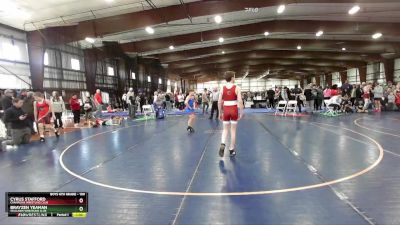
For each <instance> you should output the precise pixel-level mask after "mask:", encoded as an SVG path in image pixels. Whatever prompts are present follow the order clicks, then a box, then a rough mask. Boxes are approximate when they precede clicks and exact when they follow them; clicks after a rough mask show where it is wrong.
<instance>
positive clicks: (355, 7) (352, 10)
mask: <svg viewBox="0 0 400 225" xmlns="http://www.w3.org/2000/svg"><path fill="white" fill-rule="evenodd" d="M358 11H360V6H358V5H355V6H353V7H352V8H351V9H350V10H349V14H350V15H354V14H356V13H357V12H358Z"/></svg>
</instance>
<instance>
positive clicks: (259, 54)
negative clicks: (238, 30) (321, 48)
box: [160, 50, 382, 64]
mask: <svg viewBox="0 0 400 225" xmlns="http://www.w3.org/2000/svg"><path fill="white" fill-rule="evenodd" d="M266 58H288V59H329V60H338V61H358V62H362V61H363V62H374V61H379V60H381V59H382V57H381V56H380V55H379V54H360V53H352V52H344V51H342V52H316V51H298V50H245V51H237V52H229V53H225V54H221V53H220V54H217V55H208V56H204V57H200V58H186V57H183V56H181V55H179V53H177V54H170V55H162V57H160V59H161V61H163V63H168V64H183V63H193V64H204V63H208V62H219V63H221V62H227V61H229V60H234V59H266ZM174 59H176V61H175V60H174Z"/></svg>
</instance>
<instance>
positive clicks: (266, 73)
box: [257, 69, 269, 80]
mask: <svg viewBox="0 0 400 225" xmlns="http://www.w3.org/2000/svg"><path fill="white" fill-rule="evenodd" d="M268 74H269V69H268V70H267V71H266V72H265V73H263V75H261V76H260V77H259V78H257V80H260V79H262V78H264V77H266V76H268Z"/></svg>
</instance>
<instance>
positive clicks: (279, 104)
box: [275, 101, 287, 115]
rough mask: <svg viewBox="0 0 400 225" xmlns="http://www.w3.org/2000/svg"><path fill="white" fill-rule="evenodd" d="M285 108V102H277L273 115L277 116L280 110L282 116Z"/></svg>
mask: <svg viewBox="0 0 400 225" xmlns="http://www.w3.org/2000/svg"><path fill="white" fill-rule="evenodd" d="M286 106H287V101H279V102H278V105H277V106H276V111H275V115H277V114H278V113H279V112H280V111H279V110H282V114H285V112H286Z"/></svg>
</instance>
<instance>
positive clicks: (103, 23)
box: [31, 0, 393, 45]
mask: <svg viewBox="0 0 400 225" xmlns="http://www.w3.org/2000/svg"><path fill="white" fill-rule="evenodd" d="M392 1H393V0H392ZM357 2H359V3H375V2H376V0H358V1H357ZM385 2H391V1H390V0H385ZM284 3H285V4H288V5H289V4H299V3H354V0H285V1H284ZM280 4H282V0H268V1H266V0H246V1H244V0H218V1H217V0H215V1H197V2H190V3H186V4H184V5H182V4H178V5H172V6H167V7H162V8H155V9H149V10H144V11H139V12H132V13H126V14H121V15H115V16H109V17H104V18H97V19H92V20H86V21H81V22H78V24H77V25H73V26H67V27H65V26H59V27H49V28H44V29H41V30H39V31H31V32H33V33H34V32H40V33H41V34H43V35H45V37H46V38H45V39H46V44H49V45H56V44H65V43H68V42H74V41H79V40H83V39H85V37H102V36H104V35H109V34H114V33H119V32H124V31H128V30H134V29H138V28H144V27H146V26H154V25H157V24H163V23H168V22H171V21H175V20H181V19H185V18H186V17H187V15H188V14H190V16H191V17H200V16H208V15H215V14H222V13H229V12H235V11H244V10H245V8H263V7H272V6H278V5H280ZM54 33H58V34H59V35H61V36H62V37H61V38H60V37H55V36H52V35H50V34H54Z"/></svg>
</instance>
